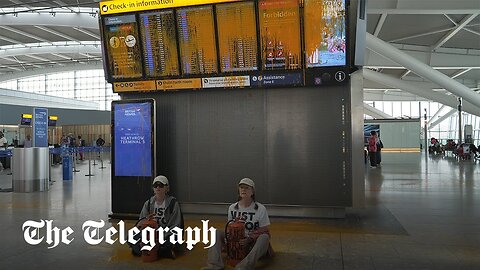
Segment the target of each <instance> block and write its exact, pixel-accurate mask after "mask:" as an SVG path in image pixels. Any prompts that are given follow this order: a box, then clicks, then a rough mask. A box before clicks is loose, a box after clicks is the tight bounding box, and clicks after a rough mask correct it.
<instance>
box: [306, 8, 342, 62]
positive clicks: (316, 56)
mask: <svg viewBox="0 0 480 270" xmlns="http://www.w3.org/2000/svg"><path fill="white" fill-rule="evenodd" d="M304 10H305V15H304V16H305V52H306V55H305V57H306V59H305V60H306V63H307V67H308V68H312V67H326V66H345V65H346V59H347V57H346V21H345V0H305V9H304Z"/></svg>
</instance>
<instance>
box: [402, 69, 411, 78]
mask: <svg viewBox="0 0 480 270" xmlns="http://www.w3.org/2000/svg"><path fill="white" fill-rule="evenodd" d="M410 72H411V71H410V70H408V69H407V71H405V72H404V73H403V74H402V75H401V76H400V79H403V78H405V76H407V75H408V74H410Z"/></svg>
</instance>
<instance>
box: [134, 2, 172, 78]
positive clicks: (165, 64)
mask: <svg viewBox="0 0 480 270" xmlns="http://www.w3.org/2000/svg"><path fill="white" fill-rule="evenodd" d="M140 32H141V33H142V46H143V64H144V68H145V74H146V75H147V76H148V77H159V76H172V75H179V73H180V71H179V68H178V53H177V41H176V38H177V35H176V30H175V16H174V15H173V11H172V10H168V11H162V12H151V13H143V14H140Z"/></svg>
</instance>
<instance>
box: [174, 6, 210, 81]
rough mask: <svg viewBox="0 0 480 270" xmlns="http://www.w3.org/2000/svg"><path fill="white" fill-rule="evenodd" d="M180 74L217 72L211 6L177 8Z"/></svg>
mask: <svg viewBox="0 0 480 270" xmlns="http://www.w3.org/2000/svg"><path fill="white" fill-rule="evenodd" d="M177 27H178V39H179V47H180V59H181V67H182V74H186V75H190V74H211V73H216V72H218V67H217V51H216V45H215V27H214V20H213V8H212V6H202V7H195V8H180V9H177Z"/></svg>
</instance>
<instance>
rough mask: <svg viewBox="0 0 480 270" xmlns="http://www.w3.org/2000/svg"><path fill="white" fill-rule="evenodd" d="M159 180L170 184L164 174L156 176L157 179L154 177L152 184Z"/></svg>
mask: <svg viewBox="0 0 480 270" xmlns="http://www.w3.org/2000/svg"><path fill="white" fill-rule="evenodd" d="M157 182H159V183H162V184H164V185H167V186H168V179H167V177H165V176H163V175H159V176H157V177H155V179H153V183H152V185H155V183H157Z"/></svg>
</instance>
